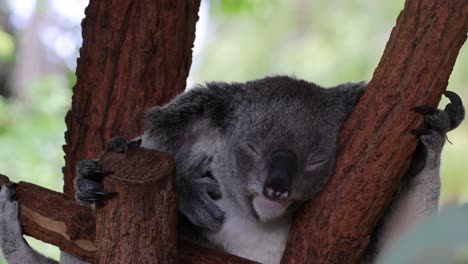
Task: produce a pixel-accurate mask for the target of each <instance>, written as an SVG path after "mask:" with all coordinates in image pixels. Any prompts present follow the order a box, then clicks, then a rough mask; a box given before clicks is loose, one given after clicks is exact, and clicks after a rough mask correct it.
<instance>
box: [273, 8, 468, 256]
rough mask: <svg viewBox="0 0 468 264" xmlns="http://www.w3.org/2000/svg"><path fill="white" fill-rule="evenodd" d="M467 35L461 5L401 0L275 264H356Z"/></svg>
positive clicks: (467, 24) (466, 20) (467, 13)
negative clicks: (316, 187) (329, 169)
mask: <svg viewBox="0 0 468 264" xmlns="http://www.w3.org/2000/svg"><path fill="white" fill-rule="evenodd" d="M467 30H468V1H466V0H452V1H437V0H407V1H406V3H405V7H404V10H403V11H402V12H401V14H400V16H399V17H398V20H397V24H396V26H395V28H394V29H393V31H392V34H391V36H390V40H389V41H388V43H387V46H386V48H385V51H384V54H383V57H382V59H381V61H380V63H379V65H378V66H377V68H376V70H375V72H374V76H373V78H372V80H371V81H370V82H369V84H368V86H367V88H366V91H365V93H364V95H363V97H362V98H361V100H360V101H359V103H358V105H357V106H356V109H355V110H354V112H353V114H352V115H351V117H350V119H349V120H348V122H347V123H346V124H345V127H344V129H343V131H342V133H341V137H340V154H339V156H338V158H337V162H336V164H335V168H334V175H333V177H332V178H331V179H330V182H329V183H328V184H327V186H326V187H325V189H324V191H322V192H321V193H320V194H319V195H318V196H317V197H316V198H314V200H313V201H311V202H310V203H309V204H308V205H307V206H306V208H305V210H303V211H301V212H299V213H298V214H297V215H296V217H295V222H294V225H293V227H292V230H291V232H290V234H289V240H288V244H287V247H286V251H285V253H284V255H283V259H282V263H283V264H285V263H327V264H328V263H356V262H357V261H358V259H359V258H360V256H361V254H362V253H363V252H364V250H365V249H366V248H367V245H368V243H369V239H370V236H371V233H372V231H373V229H374V227H375V225H376V223H377V222H378V220H379V218H380V216H381V215H382V213H383V212H384V210H385V208H386V206H387V205H388V203H389V201H390V199H391V197H392V195H393V193H394V190H395V189H396V186H397V183H398V182H399V179H400V178H401V176H402V175H403V174H404V172H405V171H406V169H407V167H408V166H409V164H408V161H409V160H410V158H411V155H412V153H413V152H414V149H415V147H416V143H417V139H416V138H415V137H414V136H412V135H410V133H409V131H410V130H411V129H414V128H417V127H419V126H420V125H421V124H422V117H421V116H420V115H418V114H415V113H412V111H411V108H412V107H414V106H417V105H431V106H436V105H437V103H438V102H439V100H440V97H441V95H442V93H443V91H444V90H445V89H446V87H447V84H448V79H449V76H450V73H451V72H452V69H453V65H454V64H455V60H456V58H457V55H458V52H459V50H460V48H461V46H462V45H463V43H464V42H465V39H466V35H467Z"/></svg>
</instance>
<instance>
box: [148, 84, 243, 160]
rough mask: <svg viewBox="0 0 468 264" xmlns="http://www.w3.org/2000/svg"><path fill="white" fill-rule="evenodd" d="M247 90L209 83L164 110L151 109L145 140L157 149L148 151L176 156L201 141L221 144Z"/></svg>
mask: <svg viewBox="0 0 468 264" xmlns="http://www.w3.org/2000/svg"><path fill="white" fill-rule="evenodd" d="M244 89H245V88H244V84H241V83H231V84H228V83H221V82H214V83H208V84H207V85H206V86H198V87H196V88H193V89H191V90H190V91H187V92H185V93H183V94H181V95H179V96H178V97H176V98H175V99H174V100H173V101H172V102H170V103H168V104H167V105H165V106H163V107H154V108H152V109H150V110H149V111H148V112H147V113H146V116H145V122H146V123H145V135H144V138H146V141H148V142H152V143H153V144H154V145H152V146H148V147H152V148H157V149H160V150H163V151H169V152H173V150H174V149H185V150H187V148H189V149H190V148H191V146H192V145H194V144H196V143H198V142H200V141H204V140H210V141H214V140H221V138H222V137H223V135H224V130H225V128H226V126H227V124H228V123H229V122H230V120H232V115H233V113H234V111H235V109H236V108H237V106H238V104H239V101H240V100H241V97H242V95H241V94H242V93H243V91H244ZM144 141H145V140H144ZM213 143H215V142H213ZM171 150H172V151H171Z"/></svg>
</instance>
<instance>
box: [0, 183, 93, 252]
mask: <svg viewBox="0 0 468 264" xmlns="http://www.w3.org/2000/svg"><path fill="white" fill-rule="evenodd" d="M10 184H11V182H10V180H9V179H8V177H6V176H4V175H0V185H7V186H9V185H10ZM15 191H16V196H17V199H18V200H19V203H20V215H19V219H20V223H21V228H22V230H23V233H25V234H26V235H29V236H32V237H35V238H37V239H40V240H42V241H44V242H46V243H49V244H53V245H56V246H58V247H59V248H60V249H62V250H65V251H67V252H69V253H71V254H73V255H76V256H80V257H81V258H83V259H85V260H87V261H94V260H95V257H96V246H95V245H94V238H95V217H94V213H93V211H92V209H91V208H88V207H83V206H79V205H78V204H76V203H75V201H74V200H72V199H69V198H67V197H66V196H65V195H63V194H62V193H58V192H54V191H51V190H49V189H46V188H43V187H40V186H37V185H34V184H31V183H27V182H19V183H18V186H17V187H16V188H15Z"/></svg>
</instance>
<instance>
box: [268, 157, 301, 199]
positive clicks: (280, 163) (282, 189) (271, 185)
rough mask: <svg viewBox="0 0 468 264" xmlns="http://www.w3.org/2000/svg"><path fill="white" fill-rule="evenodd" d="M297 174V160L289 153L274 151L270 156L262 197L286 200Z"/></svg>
mask: <svg viewBox="0 0 468 264" xmlns="http://www.w3.org/2000/svg"><path fill="white" fill-rule="evenodd" d="M296 172H297V159H296V156H295V155H294V154H292V153H291V152H289V151H285V150H281V151H276V152H274V153H273V154H272V156H271V161H270V166H269V169H268V176H267V178H266V181H265V184H264V186H263V195H264V196H265V197H266V198H268V199H272V200H286V199H288V197H289V194H290V192H291V183H292V178H293V177H294V175H295V174H296Z"/></svg>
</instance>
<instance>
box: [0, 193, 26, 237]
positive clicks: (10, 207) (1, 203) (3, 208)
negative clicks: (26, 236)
mask: <svg viewBox="0 0 468 264" xmlns="http://www.w3.org/2000/svg"><path fill="white" fill-rule="evenodd" d="M0 223H1V226H2V227H3V230H8V232H5V233H3V234H0V235H2V236H5V235H9V236H12V235H13V236H18V237H21V235H22V233H21V226H20V223H19V220H18V202H17V201H16V200H15V191H14V190H13V188H11V187H7V186H5V185H2V186H1V190H0ZM5 239H6V238H4V237H3V238H2V241H3V240H5ZM10 240H11V239H8V241H10Z"/></svg>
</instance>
